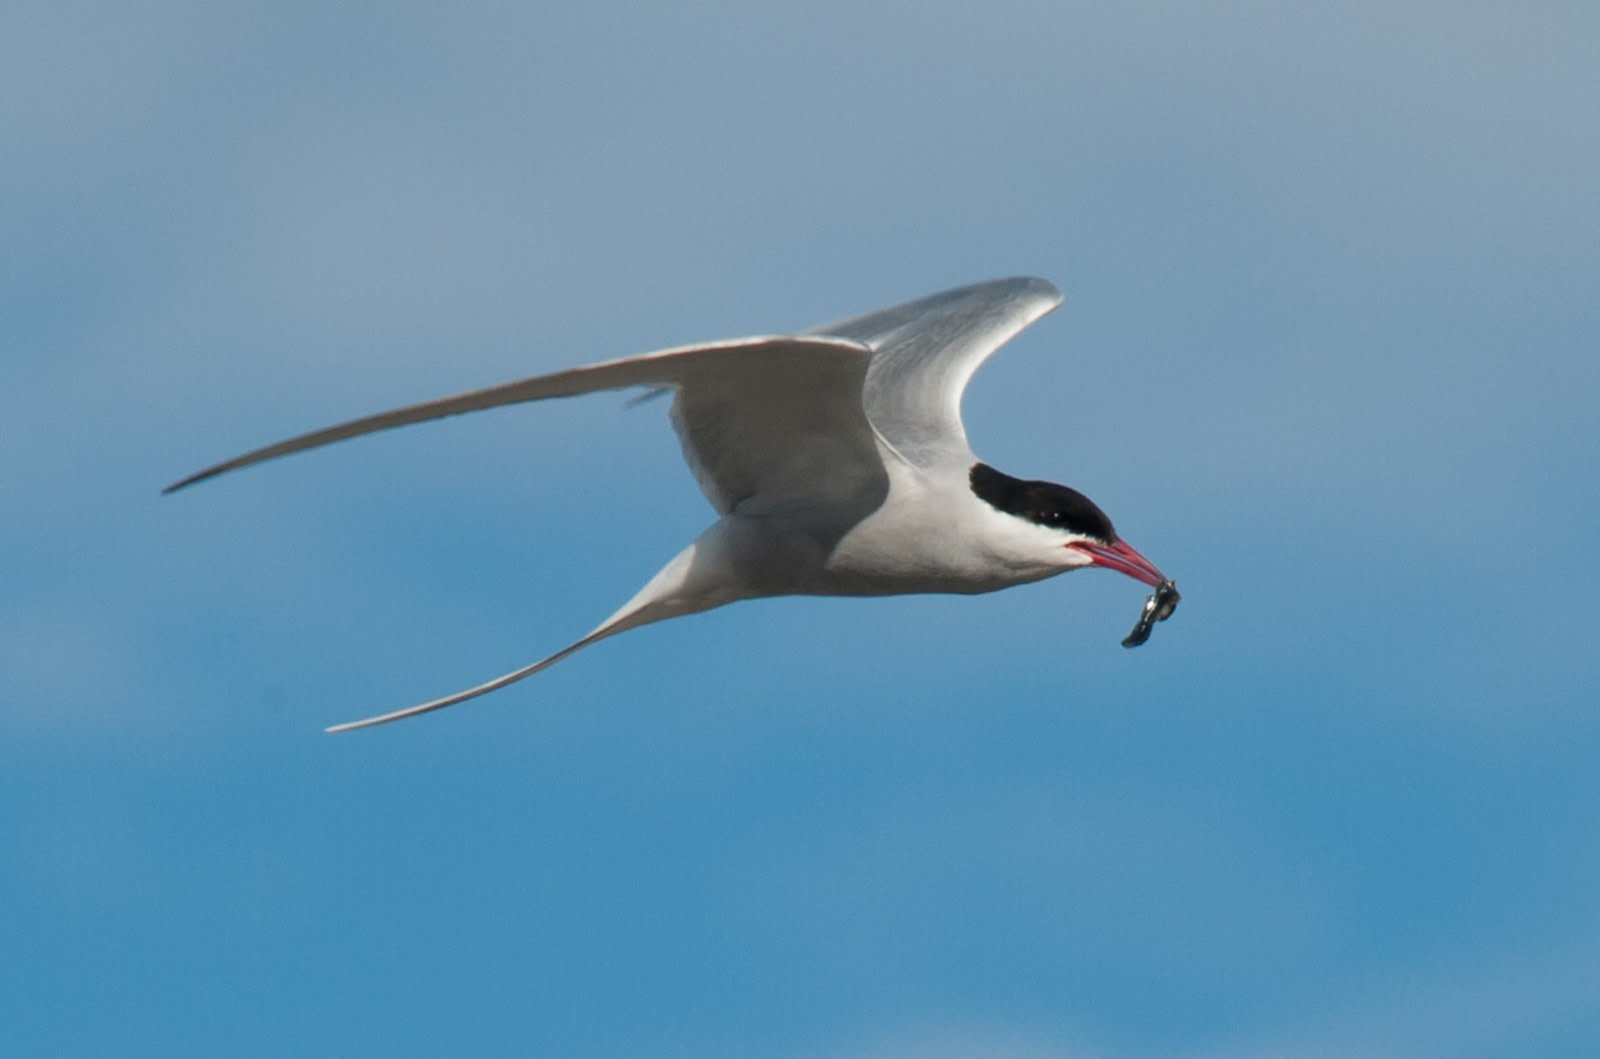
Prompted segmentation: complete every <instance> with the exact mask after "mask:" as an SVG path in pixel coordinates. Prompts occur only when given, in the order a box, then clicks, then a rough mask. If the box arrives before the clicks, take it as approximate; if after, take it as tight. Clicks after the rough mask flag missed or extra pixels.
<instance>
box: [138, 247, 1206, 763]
mask: <svg viewBox="0 0 1600 1059" xmlns="http://www.w3.org/2000/svg"><path fill="white" fill-rule="evenodd" d="M1060 303H1061V292H1060V291H1058V290H1057V289H1056V288H1055V287H1053V286H1052V285H1051V284H1049V283H1047V282H1045V281H1044V280H1040V279H1031V278H1015V279H998V280H991V281H989V282H987V283H978V284H974V285H972V286H968V287H959V288H956V289H955V290H949V291H945V292H943V293H940V294H933V295H930V296H928V297H926V298H920V299H918V300H916V301H912V302H907V303H905V304H903V305H896V306H892V307H890V308H887V309H879V310H877V311H876V312H870V313H865V314H863V315H860V316H852V317H849V318H847V319H844V320H839V321H836V322H834V323H829V324H823V325H820V326H818V327H813V328H810V329H808V330H806V331H802V332H800V333H798V334H793V335H772V336H760V337H754V338H737V339H731V340H728V341H723V342H709V343H705V344H703V345H695V346H680V347H677V348H674V349H663V350H659V351H657V352H654V353H644V354H641V355H639V356H634V357H625V358H623V359H621V360H610V361H606V362H604V363H600V364H592V365H589V366H587V367H581V368H573V369H571V370H569V371H559V372H555V373H554V374H550V375H540V376H537V377H535V378H532V379H524V380H522V381H520V382H511V383H506V384H504V385H501V386H491V387H488V388H487V389H482V390H473V391H471V392H469V393H463V394H458V395H456V396H454V397H444V398H440V399H438V400H435V401H426V402H423V403H422V404H414V405H408V406H406V407H404V408H397V409H394V410H393V411H389V412H380V413H378V414H377V415H372V416H367V417H365V418H362V419H354V420H351V421H350V422H347V423H341V424H339V425H337V426H332V427H328V428H326V429H323V430H317V431H313V432H312V433H309V434H302V435H300V436H299V437H294V438H290V439H289V440H287V441H280V442H278V443H277V444H275V445H268V446H267V447H266V448H261V449H256V450H255V451H253V452H247V453H245V454H244V455H242V456H237V457H235V458H234V459H231V460H227V461H225V462H223V463H219V464H216V465H215V466H213V467H208V468H206V469H205V470H203V471H199V472H197V473H195V474H192V475H190V476H189V477H187V478H185V479H183V480H182V481H179V482H176V483H174V484H172V485H170V486H168V487H167V489H166V490H165V491H166V492H169V493H170V492H173V491H175V490H178V489H182V488H184V487H185V486H189V485H193V484H194V483H196V482H199V481H202V480H204V479H206V478H211V477H214V476H216V475H219V474H222V473H224V472H226V471H233V470H237V469H239V468H241V467H246V466H249V465H250V464H253V463H260V462H262V461H263V460H270V459H274V458H276V457H278V456H286V455H288V454H289V453H292V452H300V451H302V450H304V449H310V448H315V447H317V446H319V445H326V444H329V443H331V442H335V441H342V440H344V439H345V438H352V437H356V436H358V435H361V434H369V433H372V432H373V431H377V430H387V429H389V428H390V427H398V426H404V425H406V424H408V423H420V422H423V421H425V420H429V419H439V418H442V417H444V416H452V415H458V414H460V413H462V412H475V411H478V410H480V409H484V408H495V407H498V406H500V405H508V404H518V403H520V402H523V401H542V400H544V399H546V398H550V397H573V396H576V395H578V394H586V393H595V392H597V391H601V390H621V389H627V388H632V387H646V388H649V389H651V390H657V391H671V392H672V393H673V395H674V397H673V402H672V410H671V416H672V424H673V426H674V427H675V428H676V429H677V432H678V436H679V438H680V439H681V440H682V443H683V453H684V457H685V458H686V459H687V460H688V463H689V466H690V468H691V469H692V470H693V472H694V476H695V479H696V480H697V481H698V482H699V484H700V488H701V490H702V491H703V492H704V493H705V495H706V499H707V500H709V501H710V502H711V506H712V507H714V508H715V509H716V512H717V516H718V517H717V520H716V521H715V522H713V523H712V524H711V526H710V527H709V528H708V529H707V530H706V531H705V532H703V533H701V534H700V536H699V537H697V538H695V540H694V542H693V543H691V544H690V545H689V546H688V547H687V548H685V549H684V550H683V551H682V552H680V553H679V554H678V555H677V557H676V558H674V559H673V560H672V561H671V562H669V563H667V565H666V566H665V567H663V568H662V569H661V571H660V572H659V573H657V574H656V575H655V577H653V578H651V579H650V581H649V582H648V583H647V584H646V585H645V586H644V587H643V588H641V589H640V590H639V591H638V593H637V594H636V595H634V597H633V598H632V599H630V600H629V601H628V602H627V603H625V604H623V606H622V608H621V609H620V610H618V611H617V612H616V613H615V614H613V615H611V617H609V618H607V619H606V620H605V621H603V622H601V623H600V624H599V625H598V626H597V627H596V628H595V629H594V630H593V631H592V632H590V633H589V634H588V635H586V636H584V637H583V638H582V639H580V640H578V641H576V642H575V643H572V644H569V645H568V646H566V647H564V648H562V649H561V650H559V651H557V652H556V653H555V654H553V655H550V656H549V657H548V658H545V659H542V660H541V661H538V662H535V663H533V664H532V665H529V666H524V667H523V668H521V669H518V670H515V671H514V672H511V673H507V674H505V675H504V676H501V677H496V678H495V679H494V680H491V681H488V682H487V683H484V684H479V685H478V686H477V687H473V688H468V689H467V690H465V691H459V692H456V693H455V694H453V695H446V696H444V697H443V698H438V699H434V700H432V701H430V702H424V703H421V704H419V705H416V706H411V707H408V708H406V709H403V710H396V711H395V712H393V713H385V714H381V715H379V716H376V717H369V718H366V719H365V720H360V721H352V722H349V723H347V724H340V725H335V726H333V727H331V728H329V729H328V731H330V732H342V731H348V730H351V729H355V728H366V727H370V726H372V725H378V724H385V723H387V722H389V721H398V720H400V719H402V718H405V717H414V716H416V715H417V714H421V713H428V712H429V711H432V710H438V709H443V708H444V707H446V706H453V705H455V704H456V703H458V702H464V701H466V700H467V699H471V698H475V697H477V696H479V695H482V694H485V693H486V692H490V691H494V690H496V689H498V688H503V687H505V686H506V685H507V684H511V683H513V682H515V681H518V680H521V679H522V678H524V677H528V676H532V675H533V674H534V673H537V672H539V671H540V670H542V669H546V668H548V667H549V666H552V665H554V664H555V663H557V662H559V661H561V660H562V659H563V658H566V657H567V656H568V655H571V654H573V653H574V652H576V651H578V650H580V649H582V648H584V647H587V646H588V645H590V644H592V643H594V642H595V641H597V640H602V639H604V638H606V637H608V636H615V635H616V634H617V633H620V632H626V631H627V630H629V629H634V628H638V627H639V626H641V625H648V624H650V623H651V622H657V621H665V620H666V619H668V618H677V617H681V616H683V615H685V614H694V613H697V612H699V611H704V610H710V609H711V608H713V607H720V606H722V605H724V604H727V603H733V602H736V601H738V600H741V599H757V598H761V597H766V596H786V595H818V596H891V595H900V594H904V593H913V592H958V593H978V592H993V591H996V590H997V589H1002V588H1009V587H1011V586H1012V585H1020V584H1026V583H1027V582H1030V581H1038V580H1041V579H1043V578H1046V577H1053V576H1055V575H1056V574H1061V573H1065V572H1067V571H1068V570H1076V569H1080V568H1083V567H1088V566H1099V567H1104V568H1106V569H1109V570H1115V571H1117V572H1118V573H1122V574H1126V575H1128V576H1129V577H1132V578H1134V579H1135V580H1138V581H1142V582H1144V583H1145V584H1148V585H1151V586H1153V587H1155V588H1156V589H1157V594H1156V595H1155V596H1152V597H1151V599H1150V600H1149V601H1147V603H1146V609H1145V615H1144V616H1143V617H1142V618H1141V619H1140V625H1139V627H1138V628H1136V629H1135V630H1134V633H1133V634H1130V636H1129V639H1128V640H1127V641H1124V643H1127V644H1128V645H1129V646H1132V645H1133V644H1134V643H1142V642H1143V639H1144V637H1147V636H1148V635H1149V626H1150V623H1151V621H1154V620H1161V619H1164V618H1165V617H1166V616H1167V615H1168V614H1170V613H1171V610H1172V607H1173V606H1175V605H1176V602H1177V598H1178V597H1177V593H1176V591H1175V590H1174V589H1173V588H1172V582H1170V581H1168V580H1167V578H1166V577H1165V575H1163V574H1162V573H1161V572H1160V571H1159V570H1157V569H1156V567H1155V566H1154V565H1153V564H1151V563H1150V561H1149V560H1147V559H1146V558H1145V557H1144V556H1142V555H1140V554H1139V553H1138V552H1137V551H1135V550H1134V549H1133V547H1132V546H1131V545H1129V544H1128V543H1127V542H1126V541H1124V540H1122V539H1121V538H1120V537H1119V536H1117V532H1116V530H1114V529H1113V528H1112V526H1111V520H1110V519H1109V518H1107V517H1106V515H1105V513H1104V512H1102V511H1101V510H1100V509H1099V508H1098V507H1096V506H1095V504H1094V503H1093V502H1092V501H1090V500H1089V498H1088V497H1086V496H1084V495H1083V494H1082V493H1080V492H1078V491H1077V490H1075V489H1071V488H1068V487H1067V486H1064V485H1055V484H1053V483H1050V482H1039V481H1023V480H1021V479H1017V478H1013V477H1011V476H1010V475H1008V474H1005V473H1003V472H1001V471H998V470H995V469H994V468H993V467H990V466H989V465H988V464H986V463H983V462H981V461H980V460H978V459H977V457H975V456H974V455H973V454H972V450H971V448H969V447H968V445H967V435H966V431H965V430H964V429H963V427H962V425H961V394H962V392H963V391H964V390H965V389H966V387H967V382H968V380H970V379H971V378H972V374H973V372H974V371H976V370H977V368H978V366H979V365H980V364H982V363H983V362H984V360H986V359H987V358H988V357H989V356H990V355H991V354H992V353H994V351H995V350H997V349H999V348H1000V347H1001V346H1002V345H1004V344H1005V343H1006V342H1008V341H1009V340H1010V339H1011V338H1012V337H1013V336H1015V335H1016V334H1017V333H1018V332H1019V331H1021V330H1022V329H1023V328H1025V327H1027V326H1028V325H1029V324H1031V323H1033V322H1034V321H1035V320H1037V319H1039V317H1041V316H1043V315H1044V314H1046V313H1048V312H1050V311H1051V310H1052V309H1054V308H1055V307H1056V306H1057V305H1059V304H1060Z"/></svg>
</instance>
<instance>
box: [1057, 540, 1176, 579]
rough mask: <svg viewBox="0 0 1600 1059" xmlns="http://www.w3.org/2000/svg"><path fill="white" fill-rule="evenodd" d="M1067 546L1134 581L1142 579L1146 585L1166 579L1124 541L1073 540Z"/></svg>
mask: <svg viewBox="0 0 1600 1059" xmlns="http://www.w3.org/2000/svg"><path fill="white" fill-rule="evenodd" d="M1067 547H1068V548H1073V549H1075V550H1077V551H1080V552H1082V553H1083V554H1085V555H1087V556H1088V557H1089V558H1090V559H1091V560H1092V561H1093V562H1094V565H1096V566H1104V567H1105V568H1107V569H1108V570H1115V571H1116V572H1117V573H1119V574H1127V575H1128V576H1129V577H1131V578H1133V579H1134V580H1135V581H1143V582H1144V583H1145V584H1147V585H1151V586H1155V585H1159V584H1161V582H1163V581H1165V580H1166V579H1167V578H1166V575H1165V574H1163V573H1162V572H1161V571H1160V570H1157V569H1156V566H1155V563H1152V562H1151V561H1150V560H1149V559H1146V558H1145V557H1144V556H1142V555H1140V554H1139V553H1138V552H1136V551H1134V550H1133V546H1132V545H1130V544H1128V543H1127V542H1126V541H1118V542H1117V543H1115V544H1112V545H1105V544H1096V543H1095V542H1094V541H1073V542H1072V543H1071V544H1069V545H1067Z"/></svg>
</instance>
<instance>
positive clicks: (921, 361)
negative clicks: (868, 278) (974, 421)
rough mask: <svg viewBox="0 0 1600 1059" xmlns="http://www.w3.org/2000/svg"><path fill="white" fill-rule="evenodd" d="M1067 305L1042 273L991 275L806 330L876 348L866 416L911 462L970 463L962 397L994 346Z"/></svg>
mask: <svg viewBox="0 0 1600 1059" xmlns="http://www.w3.org/2000/svg"><path fill="white" fill-rule="evenodd" d="M1060 304H1061V292H1060V291H1059V290H1057V289H1056V288H1055V287H1054V286H1052V285H1051V284H1049V283H1047V282H1045V281H1044V280H1042V279H1032V278H1029V277H1016V278H1013V279H997V280H990V281H988V282H986V283H976V284H973V285H972V286H968V287H957V288H956V289H954V290H948V291H944V292H942V293H939V294H933V295H930V296H928V297H926V298H919V299H917V300H916V301H911V302H906V303H905V304H903V305H894V306H890V307H889V308H887V309H879V310H877V311H875V312H870V313H865V314H862V315H860V316H852V317H849V318H847V319H844V320H837V321H835V322H833V323H831V324H823V325H821V326H818V327H814V328H810V329H808V330H807V331H805V332H803V333H804V334H806V335H816V336H822V335H832V336H836V337H839V338H847V339H851V340H854V341H857V342H862V343H864V344H866V345H867V346H869V347H871V349H872V351H873V355H872V363H871V365H870V366H869V367H868V369H867V379H866V383H865V386H864V388H863V396H862V401H863V404H864V406H865V408H866V413H867V419H868V420H869V421H870V422H871V423H872V425H873V427H874V428H875V429H876V430H877V431H878V433H879V434H880V435H881V436H882V438H883V439H884V440H885V441H886V442H888V444H889V445H891V446H892V447H893V448H894V450H895V451H896V452H898V453H899V454H900V455H901V456H902V457H904V458H905V459H906V460H907V461H908V462H910V463H912V464H915V465H916V466H919V467H929V466H934V465H938V464H942V463H945V462H949V461H954V460H959V461H962V462H970V460H971V458H972V452H971V449H970V448H968V446H967V435H966V430H965V429H964V428H963V427H962V425H961V395H962V393H963V392H964V391H965V390H966V388H967V383H968V382H969V381H970V380H971V378H972V373H973V372H975V371H977V370H978V365H980V364H982V363H983V362H984V361H985V360H986V359H988V358H989V356H990V355H992V354H993V353H994V351H995V350H997V349H999V348H1000V347H1001V346H1003V345H1005V344H1006V343H1007V342H1008V341H1010V340H1011V339H1012V338H1013V337H1014V336H1015V335H1016V334H1017V333H1018V332H1019V331H1021V330H1022V329H1023V328H1025V327H1027V326H1028V325H1029V324H1031V323H1033V322H1034V321H1035V320H1037V319H1039V317H1041V316H1043V315H1045V314H1046V313H1048V312H1050V311H1051V310H1052V309H1054V308H1055V307H1056V306H1057V305H1060Z"/></svg>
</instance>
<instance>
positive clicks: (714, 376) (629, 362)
mask: <svg viewBox="0 0 1600 1059" xmlns="http://www.w3.org/2000/svg"><path fill="white" fill-rule="evenodd" d="M869 357H870V351H869V350H868V349H867V347H866V346H865V345H864V344H862V343H859V342H856V341H853V340H851V339H845V338H837V337H826V336H818V337H758V338H743V339H734V340H731V341H727V342H712V343H708V344H705V345H696V346H682V347H678V348H675V349H665V350H660V351H658V352H655V353H644V354H641V355H639V356H635V357H626V358H624V359H621V360H612V361H607V362H605V363H602V364H593V365H590V366H588V367H583V368H574V369H572V370H570V371H561V372H556V373H554V374H551V375H540V376H537V377H535V378H532V379H524V380H522V381H520V382H512V383H506V384H504V385H501V386H491V387H488V388H487V389H482V390H473V391H471V392H469V393H463V394H457V395H456V396H454V397H444V398H440V399H438V400H435V401H425V402H423V403H422V404H414V405H408V406H406V407H404V408H397V409H394V410H393V411H389V412H380V413H379V414H377V415H371V416H366V417H365V418H362V419H353V420H351V421H349V422H347V423H340V424H338V425H337V426H331V427H327V428H326V429H323V430H317V431H313V432H311V433H309V434H302V435H300V436H299V437H294V438H290V439H288V440H287V441H280V442H278V443H277V444H275V445H268V446H267V447H265V448H261V449H256V450H255V451H253V452H247V453H245V454H244V455H242V456H237V457H235V458H233V459H231V460H226V461H224V462H222V463H219V464H216V465H215V466H213V467H208V468H206V469H205V470H203V471H199V472H197V473H195V474H192V475H190V476H189V477H187V478H185V479H183V480H182V481H179V482H176V483H174V484H172V485H170V486H168V487H167V489H166V491H167V492H172V491H173V490H176V489H182V488H183V487H184V486H187V485H193V484H194V483H195V482H199V481H202V480H204V479H206V478H211V477H214V476H215V475H219V474H223V473H224V472H227V471H233V470H237V469H239V468H241V467H248V466H249V465H251V464H253V463H260V462H262V461H263V460H270V459H274V458H276V457H278V456H287V455H289V454H290V453H294V452H302V451H304V450H306V449H311V448H316V447H317V446H319V445H327V444H331V443H332V442H335V441H343V440H344V439H346V438H353V437H357V436H359V435H361V434H370V433H372V432H373V431H376V430H387V429H389V428H390V427H398V426H404V425H406V424H408V423H421V422H424V421H426V420H429V419H440V418H443V417H445V416H453V415H460V414H461V413H463V412H476V411H479V410H481V409H485V408H496V407H498V406H500V405H507V404H517V403H519V402H523V401H541V400H544V399H546V398H550V397H572V396H576V395H578V394H585V393H594V392H596V391H600V390H620V389H626V388H630V387H638V386H649V387H657V388H667V389H671V390H674V391H676V395H677V396H676V400H675V401H674V402H673V409H672V419H673V424H674V426H676V427H677V429H678V433H679V436H680V437H681V438H682V440H683V447H684V453H685V455H686V457H687V458H688V460H689V464H690V466H691V467H692V468H693V470H694V472H695V477H696V478H697V479H698V480H699V482H700V485H701V488H702V489H703V490H704V491H705V493H706V497H707V498H708V499H709V500H710V501H711V503H712V504H713V506H715V507H716V508H717V510H718V511H719V512H722V513H727V512H728V511H730V510H732V509H733V508H734V507H736V506H738V505H739V504H741V503H744V502H748V503H759V502H762V501H767V502H777V503H781V502H782V501H783V500H785V499H789V498H794V497H801V498H803V497H805V496H813V497H814V498H816V499H821V500H827V499H830V497H829V496H827V495H818V494H819V493H826V492H827V491H828V490H833V491H835V492H836V493H838V494H839V497H838V498H840V499H843V498H844V497H845V496H846V495H854V493H855V492H856V491H858V490H859V489H860V488H861V486H862V485H863V484H864V483H866V482H868V481H875V480H877V479H881V477H882V475H883V468H882V462H881V457H880V455H879V452H878V449H877V445H876V443H875V440H874V435H873V433H872V428H871V427H870V426H869V425H868V423H867V419H866V415H865V413H864V412H863V411H862V406H861V387H862V381H863V379H864V378H865V377H866V372H867V364H868V361H869Z"/></svg>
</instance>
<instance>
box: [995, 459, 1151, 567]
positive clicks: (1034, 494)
mask: <svg viewBox="0 0 1600 1059" xmlns="http://www.w3.org/2000/svg"><path fill="white" fill-rule="evenodd" d="M970 483H971V486H972V492H973V493H974V494H975V495H976V496H977V497H978V499H980V500H982V501H984V502H985V503H986V504H988V505H989V506H990V507H992V508H994V509H995V510H997V511H1000V512H1003V513H1004V514H1007V515H1010V516H1012V517H1014V518H1018V519H1021V520H1023V521H1024V522H1027V523H1031V524H1032V525H1033V526H1036V527H1039V528H1040V529H1042V530H1044V531H1045V532H1046V534H1047V536H1045V537H1043V538H1042V542H1043V543H1044V544H1045V545H1046V547H1048V548H1050V549H1052V553H1051V555H1052V560H1053V565H1058V566H1060V567H1061V568H1062V569H1066V570H1073V569H1077V568H1080V567H1085V566H1103V567H1105V568H1106V569H1108V570H1115V571H1117V572H1118V573H1120V574H1127V575H1128V576H1129V577H1131V578H1133V579H1134V580H1135V581H1143V582H1144V583H1145V584H1147V585H1152V586H1154V585H1159V584H1160V583H1161V582H1162V581H1165V580H1166V576H1165V575H1164V574H1162V573H1161V571H1160V570H1158V569H1156V567H1155V564H1154V563H1152V562H1151V561H1150V560H1148V559H1146V558H1145V557H1144V556H1142V555H1140V554H1139V553H1138V552H1137V551H1136V550H1134V548H1133V546H1132V545H1130V544H1129V543H1128V542H1127V541H1124V540H1122V539H1121V538H1119V537H1118V536H1117V531H1116V530H1115V529H1114V528H1112V525H1111V520H1110V519H1109V518H1107V517H1106V513H1105V512H1104V511H1101V510H1100V508H1099V507H1098V506H1096V504H1095V502H1094V501H1093V500H1090V499H1089V498H1088V497H1086V496H1084V495H1083V494H1082V493H1080V492H1078V491H1077V490H1076V489H1072V488H1069V487H1068V486H1064V485H1056V484H1055V483H1054V482H1029V481H1023V480H1022V479H1020V478H1013V477H1011V476H1010V475H1008V474H1004V473H1002V472H1000V471H997V470H995V469H994V468H993V467H990V466H989V465H988V464H986V463H975V464H973V465H972V472H971V475H970Z"/></svg>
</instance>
